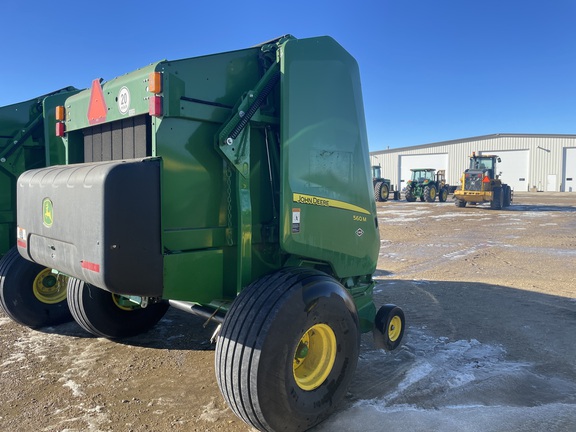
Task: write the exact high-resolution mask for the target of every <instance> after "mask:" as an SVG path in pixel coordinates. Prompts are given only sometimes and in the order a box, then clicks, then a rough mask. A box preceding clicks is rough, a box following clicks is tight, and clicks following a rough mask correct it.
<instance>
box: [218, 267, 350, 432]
mask: <svg viewBox="0 0 576 432" xmlns="http://www.w3.org/2000/svg"><path fill="white" fill-rule="evenodd" d="M359 349H360V333H359V324H358V316H357V312H356V307H355V305H354V301H353V300H352V298H351V296H350V294H349V293H348V291H347V290H346V289H345V288H344V287H343V286H342V285H341V284H340V283H339V282H337V281H336V280H335V279H334V278H332V277H331V276H329V275H327V274H325V273H322V272H319V271H316V270H312V269H304V268H291V269H283V270H280V271H277V272H275V273H273V274H271V275H268V276H264V277H262V278H260V279H258V280H256V281H255V282H253V283H252V284H250V285H249V286H248V287H247V288H246V289H245V290H243V291H242V292H241V293H240V295H239V296H238V297H237V298H236V300H235V301H234V303H233V304H232V307H231V308H230V310H229V312H228V313H227V315H226V318H225V321H224V324H223V325H222V329H221V332H220V335H219V337H218V341H217V344H216V356H215V358H216V365H215V366H216V377H217V380H218V385H219V387H220V390H221V391H222V394H223V396H224V398H225V399H226V401H227V402H228V405H229V406H230V407H231V408H232V410H233V411H234V413H236V415H237V416H238V417H240V418H241V419H243V420H244V421H245V422H246V423H247V424H249V425H251V426H253V427H255V428H256V429H258V430H264V431H276V430H290V431H304V430H307V429H309V428H311V427H312V426H314V425H316V424H318V423H320V422H321V421H322V420H324V419H325V418H326V417H327V416H328V415H329V414H330V412H331V411H332V410H333V409H334V408H335V407H336V406H337V404H338V402H339V401H340V400H341V399H342V398H343V397H344V395H345V394H346V391H347V388H348V385H349V384H350V381H351V379H352V375H353V374H354V370H355V369H356V364H357V361H358V352H359Z"/></svg>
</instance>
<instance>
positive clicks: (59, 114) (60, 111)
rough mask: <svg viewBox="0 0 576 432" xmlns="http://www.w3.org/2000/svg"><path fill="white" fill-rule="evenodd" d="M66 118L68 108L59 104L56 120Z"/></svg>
mask: <svg viewBox="0 0 576 432" xmlns="http://www.w3.org/2000/svg"><path fill="white" fill-rule="evenodd" d="M65 118H66V110H65V109H64V107H63V106H62V105H58V106H57V107H56V120H57V121H64V120H65Z"/></svg>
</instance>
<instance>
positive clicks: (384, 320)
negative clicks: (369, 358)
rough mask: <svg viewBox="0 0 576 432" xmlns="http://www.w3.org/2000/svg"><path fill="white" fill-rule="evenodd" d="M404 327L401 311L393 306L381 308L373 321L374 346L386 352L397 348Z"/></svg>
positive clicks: (404, 320)
mask: <svg viewBox="0 0 576 432" xmlns="http://www.w3.org/2000/svg"><path fill="white" fill-rule="evenodd" d="M405 327H406V319H405V317H404V311H402V309H400V308H399V307H398V306H396V305H393V304H387V305H384V306H382V307H381V308H380V309H378V313H377V314H376V318H375V319H374V332H373V334H374V344H375V345H376V347H378V348H383V349H385V350H387V351H392V350H394V349H396V348H398V346H399V345H400V342H401V341H402V337H403V336H404V328H405Z"/></svg>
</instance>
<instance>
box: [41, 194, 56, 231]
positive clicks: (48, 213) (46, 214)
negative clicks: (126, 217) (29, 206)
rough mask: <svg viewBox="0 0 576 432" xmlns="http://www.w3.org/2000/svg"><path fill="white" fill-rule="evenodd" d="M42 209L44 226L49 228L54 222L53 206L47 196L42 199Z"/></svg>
mask: <svg viewBox="0 0 576 432" xmlns="http://www.w3.org/2000/svg"><path fill="white" fill-rule="evenodd" d="M42 209H43V215H42V221H43V223H44V226H45V227H48V228H50V227H51V226H52V223H53V222H54V206H53V204H52V201H51V200H50V199H49V198H44V201H42Z"/></svg>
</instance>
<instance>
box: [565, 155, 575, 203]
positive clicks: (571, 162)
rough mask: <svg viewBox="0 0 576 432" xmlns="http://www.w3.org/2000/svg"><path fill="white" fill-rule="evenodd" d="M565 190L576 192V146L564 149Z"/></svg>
mask: <svg viewBox="0 0 576 432" xmlns="http://www.w3.org/2000/svg"><path fill="white" fill-rule="evenodd" d="M562 182H563V188H562V190H563V191H564V192H576V148H565V149H564V175H563V177H562Z"/></svg>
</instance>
